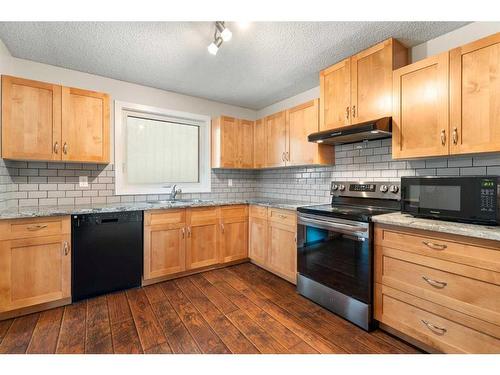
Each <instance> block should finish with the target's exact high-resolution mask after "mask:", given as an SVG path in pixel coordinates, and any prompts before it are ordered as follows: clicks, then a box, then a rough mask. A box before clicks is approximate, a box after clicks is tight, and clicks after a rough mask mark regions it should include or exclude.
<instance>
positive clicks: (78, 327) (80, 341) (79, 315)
mask: <svg viewBox="0 0 500 375" xmlns="http://www.w3.org/2000/svg"><path fill="white" fill-rule="evenodd" d="M86 317H87V301H80V302H76V303H73V304H72V305H68V306H66V307H65V308H64V314H63V318H62V323H61V332H60V333H59V340H58V342H57V347H56V353H61V354H62V353H65V354H83V353H85V328H86Z"/></svg>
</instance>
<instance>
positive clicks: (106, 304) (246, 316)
mask: <svg viewBox="0 0 500 375" xmlns="http://www.w3.org/2000/svg"><path fill="white" fill-rule="evenodd" d="M0 353H420V351H419V350H418V349H416V348H414V347H412V346H410V345H408V344H406V343H404V342H403V341H401V340H399V339H397V338H395V337H393V336H390V335H388V334H387V333H385V332H383V331H381V330H376V331H374V332H370V333H368V332H365V331H363V330H362V329H360V328H357V327H356V326H354V325H352V324H351V323H349V322H347V321H345V320H343V319H341V318H339V317H338V316H336V315H334V314H332V313H330V312H329V311H327V310H325V309H323V308H321V307H319V306H318V305H316V304H314V303H313V302H311V301H309V300H307V299H306V298H303V297H301V296H300V295H298V294H297V293H296V292H295V286H294V285H292V284H290V283H288V282H286V281H284V280H282V279H280V278H278V277H276V276H274V275H272V274H270V273H269V272H267V271H264V270H263V269H261V268H258V267H256V266H254V265H252V264H250V263H244V264H240V265H237V266H232V267H228V268H223V269H218V270H214V271H208V272H205V273H202V274H197V275H192V276H187V277H184V278H181V279H177V280H171V281H167V282H164V283H160V284H155V285H151V286H147V287H144V288H138V289H130V290H127V291H125V292H118V293H113V294H109V295H106V296H101V297H97V298H94V299H90V300H87V301H82V302H78V303H75V304H72V305H69V306H66V307H61V308H56V309H53V310H49V311H44V312H42V313H37V314H31V315H27V316H24V317H20V318H16V319H11V320H7V321H2V322H0Z"/></svg>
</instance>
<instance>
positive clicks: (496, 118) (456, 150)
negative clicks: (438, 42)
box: [450, 33, 500, 154]
mask: <svg viewBox="0 0 500 375" xmlns="http://www.w3.org/2000/svg"><path fill="white" fill-rule="evenodd" d="M450 131H451V139H452V142H451V143H450V151H451V153H452V154H466V153H473V152H496V151H500V33H497V34H494V35H491V36H489V37H486V38H483V39H481V40H478V41H476V42H473V43H469V44H466V45H465V46H462V47H459V48H455V49H453V50H451V51H450Z"/></svg>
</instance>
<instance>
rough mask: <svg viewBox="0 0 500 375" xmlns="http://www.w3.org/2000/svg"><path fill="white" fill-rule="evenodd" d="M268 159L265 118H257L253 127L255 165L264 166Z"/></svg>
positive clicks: (255, 166) (256, 166) (257, 166)
mask: <svg viewBox="0 0 500 375" xmlns="http://www.w3.org/2000/svg"><path fill="white" fill-rule="evenodd" d="M266 161H267V133H266V126H265V122H264V120H263V119H259V120H256V121H255V123H254V129H253V167H254V168H264V167H265V166H266Z"/></svg>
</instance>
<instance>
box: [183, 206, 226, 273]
mask: <svg viewBox="0 0 500 375" xmlns="http://www.w3.org/2000/svg"><path fill="white" fill-rule="evenodd" d="M186 225H187V233H186V235H187V240H186V269H187V270H192V269H195V268H201V267H207V266H211V265H214V264H217V263H219V208H218V207H200V208H190V209H188V210H187V211H186Z"/></svg>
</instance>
